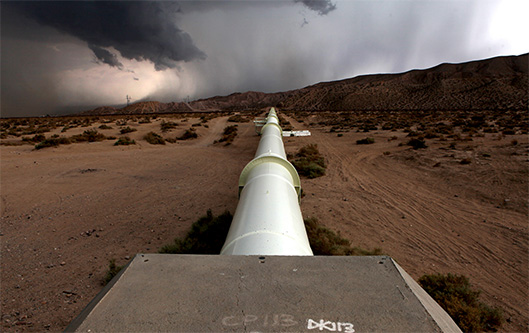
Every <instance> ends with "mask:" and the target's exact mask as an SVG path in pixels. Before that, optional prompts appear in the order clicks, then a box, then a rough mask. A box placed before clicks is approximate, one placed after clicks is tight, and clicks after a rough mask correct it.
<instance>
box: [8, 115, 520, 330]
mask: <svg viewBox="0 0 529 333" xmlns="http://www.w3.org/2000/svg"><path fill="white" fill-rule="evenodd" d="M279 111H281V110H279ZM282 116H283V118H284V119H285V120H287V121H288V122H289V123H290V126H289V127H292V128H293V129H296V130H304V129H308V130H310V131H311V133H312V136H310V137H286V138H284V143H285V149H286V151H287V152H289V153H295V152H296V151H297V150H298V149H299V148H300V147H302V146H304V145H307V144H310V143H315V144H317V145H318V148H319V150H320V152H321V153H322V154H323V156H324V157H325V159H326V163H327V172H326V175H325V176H323V177H319V178H315V179H304V178H303V179H302V188H303V190H304V194H305V195H304V197H303V198H302V200H301V210H302V213H303V216H304V217H315V218H318V219H319V221H320V222H321V223H322V224H323V225H324V226H326V227H328V228H330V229H332V230H334V231H339V232H340V234H341V235H342V236H343V237H346V238H347V239H349V240H350V241H351V242H352V244H353V245H354V246H360V247H364V248H368V249H372V248H381V249H382V251H383V252H384V253H385V254H387V255H390V256H391V257H393V258H394V259H395V260H396V261H397V262H398V263H399V264H400V265H401V266H402V267H403V268H404V269H405V270H406V271H407V272H408V273H409V274H410V275H411V276H412V277H414V278H415V279H417V278H418V277H420V276H421V275H423V274H430V273H454V274H464V275H466V276H468V277H469V278H470V281H471V283H472V284H473V286H474V287H476V288H477V289H479V290H482V294H481V298H482V300H483V301H485V302H487V303H489V304H490V305H493V306H499V307H501V308H502V309H503V310H504V316H505V319H506V322H505V323H504V325H503V327H502V331H504V332H526V331H527V329H528V326H529V308H528V306H529V305H528V304H529V296H528V291H529V289H528V285H529V278H528V274H529V266H528V253H529V252H528V250H529V238H528V198H529V193H528V191H529V190H528V166H529V138H528V136H527V132H526V131H525V132H524V131H519V130H518V131H513V132H512V133H511V132H508V133H511V134H505V132H504V133H502V132H501V131H500V132H498V131H495V132H494V131H483V130H482V129H479V128H478V129H477V130H473V131H472V132H470V133H468V132H465V131H462V130H461V128H460V127H457V126H455V125H454V129H453V131H454V132H450V133H451V135H440V136H437V137H435V135H430V136H429V137H430V138H428V137H427V138H426V139H425V142H426V144H427V146H428V147H427V148H424V149H417V150H415V149H413V148H412V147H411V146H408V145H407V144H406V143H407V142H408V141H409V140H410V137H412V136H413V135H414V134H413V132H416V131H419V130H420V131H422V132H423V133H424V132H425V131H427V130H428V128H426V129H424V128H422V129H421V128H418V127H421V126H422V127H424V126H423V125H420V124H419V122H420V121H417V122H416V123H415V124H410V127H409V128H405V129H402V128H398V129H395V128H393V129H383V126H374V127H373V126H371V128H364V129H362V128H361V127H359V126H357V125H350V126H335V125H333V124H332V122H333V119H334V115H333V114H332V113H321V114H295V113H285V114H283V115H282ZM342 116H343V117H352V116H351V115H342ZM142 117H143V116H141V117H132V116H122V118H123V119H117V118H116V119H114V118H112V119H105V117H100V118H98V119H96V120H92V121H91V122H90V123H89V124H88V123H87V124H84V125H83V126H85V127H82V126H78V127H72V128H69V129H67V130H63V128H64V127H62V126H57V127H56V128H52V129H50V131H49V132H46V133H45V135H46V137H49V136H51V135H53V134H56V135H58V136H72V135H76V134H81V133H83V131H85V130H87V129H90V128H95V129H97V130H98V132H100V133H102V134H104V135H106V136H107V137H108V136H111V137H115V138H117V137H120V136H121V135H120V128H123V127H124V126H129V127H131V128H133V129H136V131H134V132H131V133H128V134H126V135H127V136H129V137H130V138H131V139H134V140H135V142H136V144H133V145H127V146H114V143H115V142H116V139H112V140H103V141H99V142H81V143H73V144H65V145H59V146H58V147H49V148H44V149H39V150H36V149H34V148H35V144H34V143H33V144H20V143H21V142H22V141H21V137H24V136H21V137H16V136H13V135H4V136H3V138H2V143H3V144H4V145H2V146H1V147H0V153H1V174H0V175H1V230H0V240H1V274H2V275H1V288H2V294H1V309H2V310H1V311H2V317H1V320H2V323H1V325H2V326H1V327H2V331H5V332H17V331H44V330H49V331H61V330H63V329H64V328H65V327H66V326H67V325H68V323H69V322H70V321H71V320H72V319H73V318H74V317H75V316H77V315H78V314H79V313H80V311H81V310H82V309H83V308H84V307H85V306H86V305H87V304H88V303H89V301H90V300H91V299H92V298H93V297H94V296H95V295H96V294H97V293H98V292H99V291H100V290H101V289H102V285H101V281H102V279H103V277H104V275H105V272H106V270H107V268H108V264H109V260H111V259H116V263H117V264H119V265H122V264H125V263H126V262H127V261H129V260H130V259H131V258H132V257H133V256H134V255H135V254H136V253H152V252H156V251H157V250H158V249H159V248H160V247H162V246H163V245H165V244H168V243H171V242H172V241H173V239H174V238H175V237H182V236H184V235H185V234H186V232H187V231H188V229H189V227H190V225H191V224H192V223H193V222H194V221H196V220H197V219H198V218H199V217H200V216H202V215H204V214H205V213H206V211H207V210H208V209H211V210H212V211H213V213H214V214H220V213H222V212H223V211H224V210H229V211H230V212H232V213H233V212H234V211H235V208H236V206H237V192H238V177H239V174H240V172H241V171H242V169H243V168H244V166H245V165H246V163H248V162H249V161H250V160H251V159H252V158H253V156H254V153H255V150H256V148H257V144H258V141H259V137H258V136H257V135H256V133H255V130H254V125H253V123H252V122H239V123H236V124H237V125H238V135H237V136H236V137H235V140H234V141H233V143H232V144H230V145H224V144H223V143H214V141H215V140H218V139H219V138H220V137H221V134H222V131H223V129H224V128H225V127H226V126H228V125H233V124H235V123H233V122H228V118H229V115H226V114H223V115H219V116H216V117H215V116H211V117H206V118H204V117H203V118H202V119H201V118H200V115H193V114H190V115H186V116H171V115H164V116H158V117H155V118H154V117H152V118H150V117H148V118H150V120H149V122H142V121H140V120H141V119H142ZM388 117H389V116H388ZM124 121H126V122H127V123H126V124H124ZM168 121H171V122H175V123H176V124H177V125H176V127H175V128H174V129H170V130H169V131H167V132H165V133H163V132H161V124H162V122H168ZM436 121H438V120H436ZM439 121H440V120H439ZM450 121H451V120H450V119H447V120H446V121H445V124H449V123H450ZM116 122H119V123H116ZM193 124H194V125H195V126H192V125H193ZM101 125H107V126H108V127H112V128H110V129H100V126H101ZM437 125H439V122H437ZM191 127H192V128H195V129H196V133H197V134H198V138H196V139H190V140H178V141H176V142H174V143H166V144H165V145H152V144H149V143H148V142H146V141H145V140H143V136H144V135H145V134H146V133H148V132H150V131H154V132H157V133H159V134H160V135H162V136H163V137H165V138H175V137H178V136H180V135H182V134H183V133H184V132H185V131H186V130H188V129H189V128H191ZM429 129H430V130H431V129H432V128H429ZM451 131H452V130H451ZM32 136H33V135H27V136H26V137H32ZM367 137H369V138H373V139H374V140H375V142H374V143H373V144H366V145H359V144H357V143H356V141H357V140H360V139H364V138H367ZM173 141H174V140H173Z"/></svg>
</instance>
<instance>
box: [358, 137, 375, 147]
mask: <svg viewBox="0 0 529 333" xmlns="http://www.w3.org/2000/svg"><path fill="white" fill-rule="evenodd" d="M373 143H375V139H374V138H365V139H361V140H356V144H357V145H370V144H373Z"/></svg>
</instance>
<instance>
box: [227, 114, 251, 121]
mask: <svg viewBox="0 0 529 333" xmlns="http://www.w3.org/2000/svg"><path fill="white" fill-rule="evenodd" d="M228 121H229V122H231V123H247V122H249V121H250V120H249V119H248V118H247V117H244V116H241V115H240V114H237V115H234V116H231V117H229V118H228Z"/></svg>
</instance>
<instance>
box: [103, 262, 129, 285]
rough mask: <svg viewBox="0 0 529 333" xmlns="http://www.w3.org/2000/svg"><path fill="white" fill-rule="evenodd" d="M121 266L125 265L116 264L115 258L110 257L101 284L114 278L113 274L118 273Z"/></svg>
mask: <svg viewBox="0 0 529 333" xmlns="http://www.w3.org/2000/svg"><path fill="white" fill-rule="evenodd" d="M123 267H125V266H118V265H116V259H110V261H109V263H108V270H107V273H106V274H105V277H104V278H103V281H102V284H103V285H106V284H108V283H109V282H110V281H111V280H112V279H113V278H114V276H116V275H118V273H119V271H121V270H122V269H123Z"/></svg>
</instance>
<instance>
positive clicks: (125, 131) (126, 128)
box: [119, 126, 137, 134]
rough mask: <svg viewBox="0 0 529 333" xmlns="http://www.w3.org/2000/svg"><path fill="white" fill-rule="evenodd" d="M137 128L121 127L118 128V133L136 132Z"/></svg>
mask: <svg viewBox="0 0 529 333" xmlns="http://www.w3.org/2000/svg"><path fill="white" fill-rule="evenodd" d="M136 131H137V129H135V128H130V127H129V126H127V127H122V128H121V129H120V130H119V133H121V134H127V133H132V132H136Z"/></svg>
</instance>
